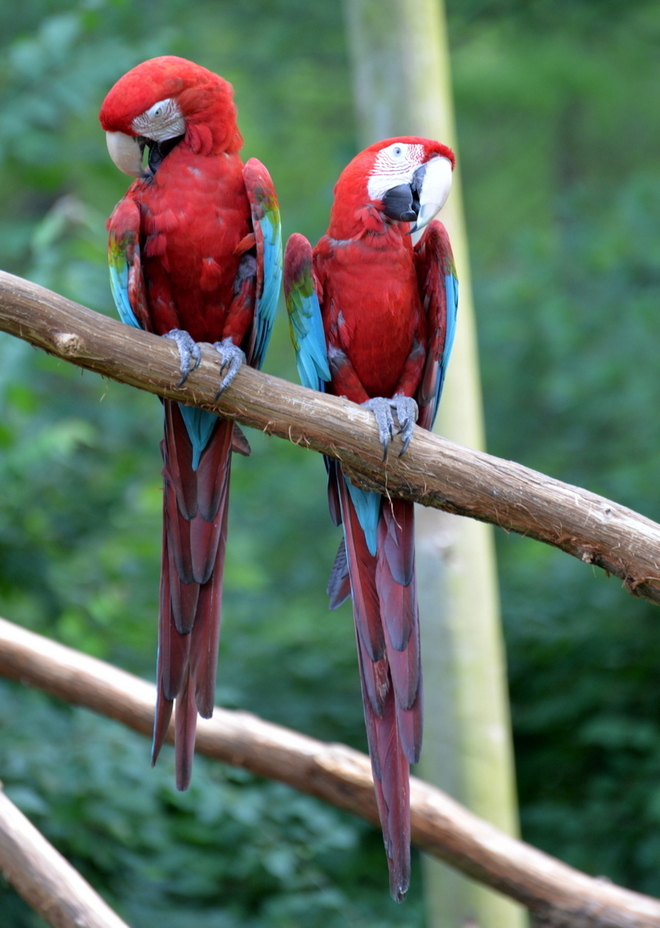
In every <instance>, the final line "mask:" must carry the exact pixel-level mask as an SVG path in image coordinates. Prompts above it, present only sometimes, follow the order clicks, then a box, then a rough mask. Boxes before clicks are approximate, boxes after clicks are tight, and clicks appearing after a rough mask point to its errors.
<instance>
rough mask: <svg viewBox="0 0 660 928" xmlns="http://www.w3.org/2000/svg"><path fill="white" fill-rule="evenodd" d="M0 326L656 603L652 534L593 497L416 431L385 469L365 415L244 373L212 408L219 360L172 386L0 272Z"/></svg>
mask: <svg viewBox="0 0 660 928" xmlns="http://www.w3.org/2000/svg"><path fill="white" fill-rule="evenodd" d="M0 329H2V330H4V331H6V332H9V333H11V334H12V335H16V336H18V337H19V338H23V339H26V340H27V341H28V342H31V344H33V345H36V346H37V347H39V348H43V349H44V350H46V351H48V352H51V353H52V354H55V355H57V356H59V357H60V358H64V359H65V360H67V361H71V362H72V363H74V364H78V365H79V366H81V367H84V368H88V369H89V370H93V371H96V372H97V373H99V374H103V375H105V376H107V377H112V378H113V379H115V380H120V381H123V382H124V383H129V384H132V385H133V386H135V387H140V388H141V389H143V390H148V391H150V392H152V393H157V394H158V395H160V396H165V397H169V398H170V399H177V400H180V401H182V402H184V403H190V404H192V405H197V406H202V407H204V408H205V409H212V410H213V411H215V412H218V413H221V414H222V415H223V416H227V417H229V418H232V419H236V420H237V421H238V422H241V423H243V424H245V425H250V426H252V427H254V428H257V429H262V430H263V431H265V432H268V433H269V434H272V435H278V436H279V437H280V438H286V439H288V440H289V441H292V442H295V443H296V444H299V445H304V446H305V447H308V448H312V449H314V450H316V451H322V452H323V453H324V454H329V455H331V456H333V457H336V458H339V459H340V460H341V461H342V463H343V465H344V469H345V470H346V471H347V473H349V474H350V476H351V478H352V479H353V480H354V482H355V483H357V484H358V485H359V486H363V487H366V488H368V489H375V490H379V491H380V492H382V493H386V494H390V495H391V496H401V497H403V498H405V499H412V500H415V501H416V502H419V503H422V504H423V505H425V506H434V507H436V508H438V509H445V510H447V511H448V512H454V513H458V514H459V515H466V516H471V517H472V518H474V519H481V520H482V521H484V522H492V523H494V524H495V525H500V526H501V527H502V528H504V529H506V530H507V531H514V532H518V533H520V534H521V535H528V536H530V537H532V538H536V539H538V540H539V541H543V542H545V543H546V544H550V545H555V546H556V547H558V548H561V549H563V550H564V551H567V552H568V553H569V554H572V555H574V556H575V557H577V558H579V559H580V560H582V561H584V562H585V563H588V564H595V565H597V566H599V567H603V568H604V569H605V570H606V571H608V572H609V573H612V574H615V575H616V576H617V577H619V578H620V579H621V580H622V581H623V583H624V585H625V587H626V589H627V590H628V592H629V593H632V594H633V595H635V596H640V597H642V598H644V599H648V600H650V601H651V602H655V603H660V525H658V524H656V523H655V522H652V521H651V520H650V519H647V518H645V517H644V516H642V515H639V514H638V513H636V512H633V511H632V510H630V509H627V508H626V507H624V506H620V505H619V504H617V503H614V502H611V501H610V500H607V499H605V498H604V497H602V496H597V495H596V494H595V493H589V492H588V491H587V490H583V489H580V488H579V487H574V486H570V485H569V484H566V483H562V482H560V481H559V480H553V479H552V478H551V477H546V476H545V475H544V474H540V473H538V472H537V471H533V470H530V469H529V468H527V467H523V466H522V465H520V464H516V463H514V462H512V461H504V460H502V459H500V458H496V457H493V456H492V455H489V454H484V453H482V452H478V451H471V450H470V449H468V448H462V447H461V446H460V445H455V444H453V443H452V442H449V441H446V440H445V439H443V438H440V437H439V436H437V435H433V434H432V433H431V432H426V431H424V430H423V429H419V428H418V429H416V430H415V435H414V437H413V440H412V442H411V444H410V447H409V449H408V451H407V452H406V454H405V455H404V456H403V457H398V456H397V454H396V451H397V448H396V443H395V445H394V448H393V450H392V451H391V453H390V455H389V456H388V459H387V461H386V462H383V461H382V452H381V448H380V445H379V443H378V439H377V432H376V427H375V424H374V422H373V417H372V416H371V415H370V413H368V412H366V411H365V410H363V409H361V408H360V407H359V406H356V405H355V404H354V403H350V402H349V401H348V400H345V399H341V398H336V397H332V396H326V395H325V394H319V393H316V392H314V391H312V390H306V389H305V388H304V387H299V386H297V385H295V384H292V383H288V382H287V381H284V380H280V379H279V378H277V377H271V376H269V375H268V374H263V373H260V372H259V371H254V370H252V369H251V368H248V367H243V369H242V370H241V371H240V372H239V374H238V376H237V377H236V379H235V381H234V383H233V384H232V386H231V387H230V388H229V389H228V390H227V391H226V392H225V393H224V394H223V395H222V396H221V397H220V399H219V400H218V401H217V402H215V400H214V397H215V392H216V389H217V384H218V382H219V360H218V356H217V354H216V353H215V352H214V351H213V350H212V349H211V348H210V347H209V348H204V349H203V351H202V359H203V360H202V364H201V365H200V367H199V368H198V369H197V370H196V371H195V372H193V373H192V374H191V375H190V377H189V378H188V380H187V382H186V384H185V385H184V386H183V387H177V386H174V384H176V382H177V380H178V379H179V374H178V357H177V353H176V349H175V348H174V346H173V344H172V343H171V342H169V341H167V340H163V339H160V338H158V337H156V336H154V335H150V334H149V333H147V332H142V331H140V330H137V329H134V328H130V327H128V326H125V325H123V324H122V323H119V322H115V321H114V320H113V319H110V318H108V317H107V316H102V315H100V314H99V313H95V312H92V310H90V309H87V308H85V307H84V306H80V305H79V304H77V303H72V302H71V301H70V300H67V299H65V298H64V297H62V296H59V295H58V294H56V293H53V292H51V291H50V290H46V289H44V288H43V287H39V286H37V285H36V284H33V283H30V282H29V281H26V280H23V279H22V278H20V277H14V276H13V275H11V274H7V273H4V272H2V271H0Z"/></svg>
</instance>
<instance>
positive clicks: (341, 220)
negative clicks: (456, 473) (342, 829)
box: [284, 137, 458, 900]
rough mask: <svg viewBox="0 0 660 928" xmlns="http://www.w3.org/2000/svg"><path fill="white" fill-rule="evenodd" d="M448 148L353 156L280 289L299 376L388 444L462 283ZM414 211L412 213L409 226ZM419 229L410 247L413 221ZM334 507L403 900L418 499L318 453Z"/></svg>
mask: <svg viewBox="0 0 660 928" xmlns="http://www.w3.org/2000/svg"><path fill="white" fill-rule="evenodd" d="M453 167H454V155H453V153H452V151H451V150H450V149H449V148H447V147H446V146H445V145H441V144H440V143H438V142H432V141H429V140H428V139H423V138H416V137H404V138H396V139H386V140H385V141H382V142H377V143H376V144H374V145H371V146H370V147H369V148H367V149H366V150H365V151H363V152H361V153H360V154H359V155H357V156H356V157H355V158H354V159H353V161H351V162H350V164H349V165H348V166H347V167H346V168H345V170H344V171H343V172H342V174H341V176H340V178H339V180H338V182H337V185H336V187H335V196H334V203H333V206H332V212H331V216H330V225H329V228H328V231H327V233H326V234H325V235H324V236H323V238H321V240H320V241H319V243H318V244H317V246H316V248H314V250H313V252H312V248H311V246H310V244H309V242H308V241H307V239H305V238H304V237H303V236H302V235H298V234H295V235H292V236H291V238H290V239H289V241H288V243H287V247H286V253H285V258H284V292H285V296H286V300H287V309H288V312H289V321H290V326H291V335H292V339H293V342H294V347H295V349H296V357H297V362H298V370H299V373H300V377H301V380H302V383H303V384H304V385H305V386H308V387H312V388H314V389H320V390H326V391H327V392H329V393H333V394H334V395H336V396H345V397H348V399H350V400H353V401H354V402H356V403H361V404H362V405H364V406H365V407H367V408H368V409H370V410H371V411H372V412H373V413H374V415H375V417H376V421H377V424H378V430H379V435H380V440H381V442H382V445H383V452H384V455H386V454H387V450H388V445H389V442H390V440H391V439H392V438H393V437H394V435H395V432H396V434H400V435H401V438H402V447H401V452H400V453H401V454H402V453H403V452H404V451H405V450H406V448H407V447H408V443H409V442H410V439H411V437H412V433H413V429H414V426H415V422H416V421H417V422H418V423H419V425H421V426H422V427H423V428H426V429H430V428H431V427H432V425H433V420H434V418H435V413H436V410H437V407H438V402H439V399H440V393H441V391H442V384H443V380H444V375H445V370H446V367H447V362H448V359H449V353H450V351H451V346H452V342H453V338H454V329H455V322H456V308H457V297H458V285H457V282H456V276H455V270H454V262H453V258H452V253H451V247H450V244H449V238H448V236H447V232H446V231H445V228H444V226H443V225H442V224H441V223H440V222H437V221H431V220H433V217H434V216H435V215H436V214H437V213H438V212H439V210H440V209H441V207H442V206H443V205H444V202H445V200H446V198H447V196H448V194H449V189H450V186H451V178H452V170H453ZM411 223H412V226H411ZM421 229H424V230H425V231H424V233H423V235H422V237H421V239H420V240H419V242H418V244H417V245H415V246H414V247H413V243H412V239H411V236H410V234H409V233H410V232H417V231H419V230H421ZM326 464H327V468H328V477H329V480H328V496H329V502H330V512H331V514H332V517H333V519H334V521H335V523H336V524H339V523H342V524H343V528H344V539H343V540H342V543H341V545H340V548H339V552H338V554H337V558H336V560H335V564H334V567H333V570H332V574H331V577H330V583H329V585H328V593H329V595H330V608H331V609H334V608H337V606H339V605H341V603H342V602H344V600H345V599H346V598H347V597H348V596H349V595H350V596H352V599H353V615H354V619H355V629H356V638H357V648H358V661H359V667H360V677H361V683H362V699H363V703H364V715H365V721H366V727H367V738H368V742H369V753H370V755H371V764H372V769H373V774H374V784H375V789H376V799H377V802H378V810H379V814H380V820H381V824H382V827H383V836H384V839H385V849H386V852H387V857H388V866H389V871H390V890H391V892H392V895H393V897H394V898H395V899H397V900H401V899H402V898H403V896H404V894H405V892H406V890H407V889H408V883H409V879H410V799H409V765H410V764H411V763H416V762H417V761H418V759H419V753H420V749H421V740H422V700H421V694H422V681H421V665H420V651H419V618H418V609H417V592H416V585H415V559H414V555H415V552H414V524H413V522H414V508H413V504H412V503H409V502H406V501H404V500H401V499H389V498H385V497H382V496H380V495H379V494H378V493H372V492H367V491H365V490H360V489H358V488H357V487H355V486H353V484H352V483H350V482H349V481H348V479H347V478H346V477H344V475H343V473H342V468H341V465H340V464H339V463H338V462H337V461H335V460H334V459H326Z"/></svg>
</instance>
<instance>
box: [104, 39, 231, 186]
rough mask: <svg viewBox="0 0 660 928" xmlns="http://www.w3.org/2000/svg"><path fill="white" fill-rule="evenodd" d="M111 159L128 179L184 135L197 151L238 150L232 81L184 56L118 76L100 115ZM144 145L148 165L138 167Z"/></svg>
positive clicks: (157, 159) (153, 60) (156, 160)
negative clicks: (230, 82)
mask: <svg viewBox="0 0 660 928" xmlns="http://www.w3.org/2000/svg"><path fill="white" fill-rule="evenodd" d="M99 119H100V120H101V125H102V127H103V128H104V129H105V132H106V139H107V143H108V151H109V152H110V157H111V158H112V160H113V161H114V163H115V164H116V165H117V167H118V168H119V169H120V170H121V171H124V173H125V174H130V175H131V176H133V177H143V176H144V175H146V174H149V173H153V172H154V171H155V170H157V168H158V166H159V165H160V163H161V162H162V160H163V158H165V157H166V156H167V155H168V154H169V152H170V151H171V150H172V149H173V148H174V147H175V146H176V145H177V144H179V142H181V141H183V140H184V139H185V140H186V142H187V143H188V144H189V145H190V147H191V148H192V150H193V151H194V152H195V153H197V154H219V153H221V152H227V153H229V154H233V153H235V152H238V151H239V149H240V147H241V145H242V144H243V139H242V138H241V135H240V132H239V131H238V127H237V125H236V107H235V105H234V102H233V90H232V86H231V84H229V83H228V82H227V81H225V80H223V78H221V77H219V76H218V75H217V74H214V73H213V72H212V71H208V70H207V69H206V68H202V67H200V66H199V65H197V64H194V63H193V62H192V61H187V60H186V59H185V58H177V57H176V56H174V55H163V56H162V57H160V58H151V59H149V61H143V62H142V64H139V65H137V67H135V68H133V69H132V70H131V71H128V72H127V73H126V74H124V76H123V77H120V78H119V80H118V81H117V83H116V84H115V85H114V87H113V88H112V89H111V90H110V92H109V93H108V95H107V97H106V98H105V100H104V101H103V106H102V107H101V112H100V113H99ZM145 146H146V147H147V148H148V149H149V160H148V164H149V169H148V170H147V169H145V168H143V166H142V155H143V152H144V148H145Z"/></svg>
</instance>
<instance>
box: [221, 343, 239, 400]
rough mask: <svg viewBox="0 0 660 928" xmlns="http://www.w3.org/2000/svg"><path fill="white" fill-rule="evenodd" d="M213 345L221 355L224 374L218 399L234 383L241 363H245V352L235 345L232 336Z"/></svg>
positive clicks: (222, 372)
mask: <svg viewBox="0 0 660 928" xmlns="http://www.w3.org/2000/svg"><path fill="white" fill-rule="evenodd" d="M213 347H214V348H215V350H216V351H217V352H218V354H219V355H220V359H221V360H220V374H221V375H222V374H224V377H222V380H221V381H220V388H219V389H218V392H217V393H216V395H215V398H216V400H217V398H218V397H219V396H220V394H221V393H222V392H223V391H224V390H226V389H227V387H228V386H229V385H230V384H231V383H232V381H233V379H234V377H235V376H236V374H238V372H239V370H240V369H241V364H245V352H244V351H242V350H241V349H240V348H239V347H238V345H235V344H234V342H233V341H232V340H231V338H223V340H222V341H221V342H214V343H213ZM225 371H226V372H227V373H225Z"/></svg>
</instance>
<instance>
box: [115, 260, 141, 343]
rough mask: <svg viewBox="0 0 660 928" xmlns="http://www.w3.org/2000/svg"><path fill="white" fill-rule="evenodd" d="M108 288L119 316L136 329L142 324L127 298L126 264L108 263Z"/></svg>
mask: <svg viewBox="0 0 660 928" xmlns="http://www.w3.org/2000/svg"><path fill="white" fill-rule="evenodd" d="M109 270H110V290H111V291H112V296H113V299H114V301H115V306H116V307H117V312H118V313H119V318H120V319H121V321H122V322H124V323H126V325H132V326H134V327H135V328H136V329H141V328H142V326H141V325H140V323H139V322H138V320H137V316H136V315H135V313H134V312H133V308H132V307H131V301H130V300H129V298H128V264H124V265H123V266H120V267H117V266H116V265H115V266H113V265H112V264H111V265H110V268H109Z"/></svg>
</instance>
